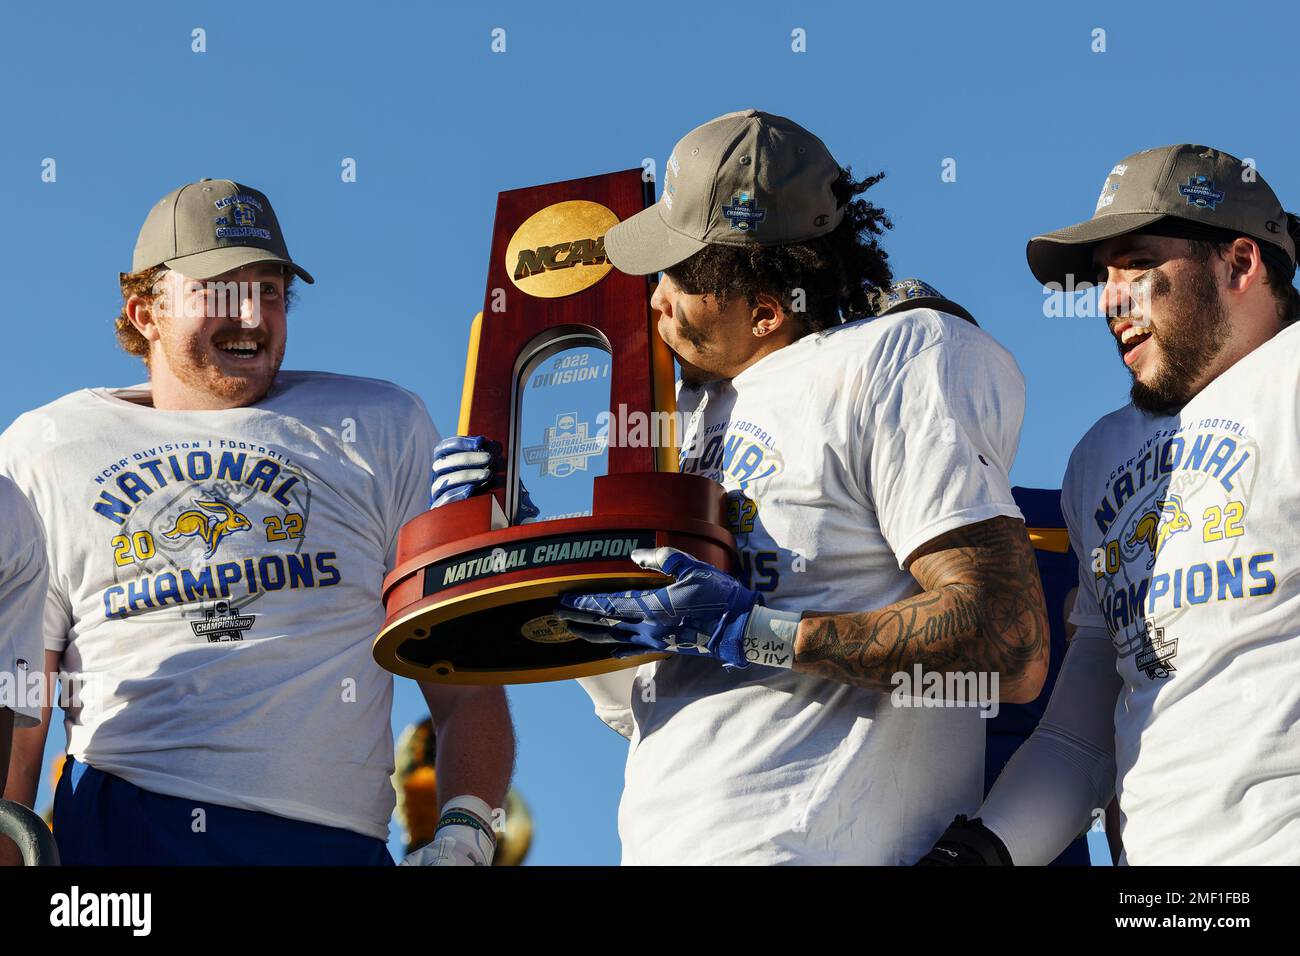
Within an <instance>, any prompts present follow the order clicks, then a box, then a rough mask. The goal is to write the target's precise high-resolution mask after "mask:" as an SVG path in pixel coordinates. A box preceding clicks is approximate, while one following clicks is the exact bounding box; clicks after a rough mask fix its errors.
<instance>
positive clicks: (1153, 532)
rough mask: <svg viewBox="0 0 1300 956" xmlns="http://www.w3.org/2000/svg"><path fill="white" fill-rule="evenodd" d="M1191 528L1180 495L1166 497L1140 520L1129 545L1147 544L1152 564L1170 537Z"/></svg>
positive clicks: (1131, 535)
mask: <svg viewBox="0 0 1300 956" xmlns="http://www.w3.org/2000/svg"><path fill="white" fill-rule="evenodd" d="M1191 526H1192V519H1191V518H1189V517H1187V512H1185V511H1184V510H1183V499H1182V498H1180V497H1179V496H1178V495H1166V496H1165V497H1164V498H1160V499H1158V500H1157V501H1156V506H1155V508H1154V509H1152V510H1151V511H1148V512H1146V513H1145V514H1143V515H1142V517H1140V518H1138V521H1137V525H1136V526H1135V527H1134V528H1133V533H1132V534H1130V535H1129V536H1128V543H1129V544H1139V543H1141V544H1145V545H1146V546H1147V547H1148V548H1150V549H1151V562H1152V563H1154V562H1155V559H1156V555H1158V554H1159V553H1160V549H1161V548H1163V547H1164V544H1165V542H1166V541H1168V540H1169V537H1170V536H1171V535H1175V534H1177V533H1178V532H1180V531H1187V530H1188V529H1190V528H1191ZM1148 566H1149V565H1148Z"/></svg>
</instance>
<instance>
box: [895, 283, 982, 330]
mask: <svg viewBox="0 0 1300 956" xmlns="http://www.w3.org/2000/svg"><path fill="white" fill-rule="evenodd" d="M908 309H934V310H935V311H936V312H946V313H947V314H948V315H955V316H957V317H958V318H960V319H965V320H966V321H967V322H969V323H970V324H971V325H974V326H978V325H979V323H978V322H976V321H975V316H973V315H971V314H970V313H969V312H967V311H966V310H965V309H964V308H962V307H961V306H960V305H958V304H957V303H956V302H954V301H953V300H952V299H949V298H947V297H946V296H944V295H942V294H941V293H940V292H939V290H938V289H936V288H935V287H934V286H932V285H930V283H928V282H923V281H922V280H920V279H900V280H899V281H897V282H895V283H894V284H893V285H891V286H890V287H889V291H888V292H886V293H885V294H884V296H882V301H881V305H880V311H879V312H877V313H876V314H877V315H878V316H879V315H892V314H894V313H895V312H906V311H907V310H908Z"/></svg>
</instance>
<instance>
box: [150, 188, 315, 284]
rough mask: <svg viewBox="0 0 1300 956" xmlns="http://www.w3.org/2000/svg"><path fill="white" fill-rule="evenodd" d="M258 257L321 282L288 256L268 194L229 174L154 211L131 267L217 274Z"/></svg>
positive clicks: (167, 199) (175, 195)
mask: <svg viewBox="0 0 1300 956" xmlns="http://www.w3.org/2000/svg"><path fill="white" fill-rule="evenodd" d="M259 262H280V263H283V264H284V266H285V267H286V268H289V269H292V270H293V271H294V272H295V273H297V274H298V275H299V276H300V277H301V278H302V280H303V281H304V282H315V281H316V280H314V279H313V278H312V277H311V274H310V273H309V272H308V271H307V270H306V269H304V268H303V267H302V266H300V265H298V264H297V263H296V262H294V261H293V259H292V258H291V257H290V256H289V249H288V247H287V246H286V245H285V243H284V235H283V233H281V232H280V222H279V220H277V219H276V217H275V210H274V209H272V208H271V201H270V200H269V199H267V198H266V195H265V194H264V193H262V192H260V191H258V190H256V189H254V188H252V187H251V186H245V185H243V184H242V183H237V182H233V181H232V180H229V179H200V180H199V181H198V182H197V183H187V184H186V185H184V186H182V187H181V188H180V189H175V190H173V191H172V192H169V193H168V194H167V195H166V196H164V197H163V198H162V199H160V200H158V202H156V203H155V204H154V206H153V208H152V209H150V210H149V215H148V217H147V218H146V219H145V221H144V226H142V227H141V229H140V237H139V238H138V239H137V240H136V243H135V255H134V257H133V259H132V262H131V271H132V272H141V271H143V270H145V269H150V268H153V267H154V266H159V265H165V266H167V268H169V269H175V270H176V271H177V272H180V273H183V274H184V275H187V276H189V277H191V278H193V279H212V278H215V277H216V276H219V275H224V274H225V273H227V272H231V271H233V270H235V269H240V268H243V267H244V266H251V265H253V264H255V263H259Z"/></svg>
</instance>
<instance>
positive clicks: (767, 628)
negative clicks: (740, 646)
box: [745, 605, 803, 670]
mask: <svg viewBox="0 0 1300 956" xmlns="http://www.w3.org/2000/svg"><path fill="white" fill-rule="evenodd" d="M802 616H803V615H801V614H799V613H798V612H796V611H776V610H773V609H772V608H770V607H763V606H761V605H760V606H758V607H756V608H754V610H752V611H750V612H749V623H748V624H746V625H745V660H746V661H748V662H749V663H750V664H759V665H761V666H763V667H782V668H785V669H786V670H789V669H790V668H792V667H794V638H795V633H796V632H797V631H798V630H799V618H800V617H802Z"/></svg>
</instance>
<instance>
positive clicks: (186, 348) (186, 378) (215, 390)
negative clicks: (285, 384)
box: [161, 333, 284, 405]
mask: <svg viewBox="0 0 1300 956" xmlns="http://www.w3.org/2000/svg"><path fill="white" fill-rule="evenodd" d="M161 345H162V349H163V354H164V356H165V357H166V360H167V366H168V368H169V369H170V370H171V373H172V374H173V375H174V376H175V377H176V379H177V380H178V381H180V382H181V384H183V385H185V386H186V387H187V388H189V389H190V390H191V391H195V392H201V393H203V394H206V395H213V396H216V397H217V398H219V399H221V400H222V401H224V402H232V403H234V402H239V403H241V404H246V405H247V404H252V403H253V402H256V401H259V400H260V399H261V398H262V397H263V396H264V395H266V393H267V392H268V391H270V388H271V385H272V383H274V381H275V377H276V375H277V374H278V373H279V371H280V365H281V363H282V362H283V361H284V343H283V342H282V343H281V344H280V346H279V347H278V348H277V349H276V351H275V353H274V354H273V355H272V356H271V362H270V367H269V368H268V369H267V371H266V372H265V373H264V372H263V371H262V370H261V369H260V368H250V369H249V370H248V372H247V373H246V374H243V375H232V374H230V373H229V372H227V371H226V370H225V369H223V368H222V367H221V366H220V365H218V364H217V363H216V362H215V361H214V360H213V359H212V357H211V356H210V355H209V354H208V352H207V346H206V345H205V344H204V343H203V341H202V340H200V339H198V338H188V337H174V336H170V335H167V334H166V333H164V334H163V336H162V341H161ZM259 364H260V363H259Z"/></svg>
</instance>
